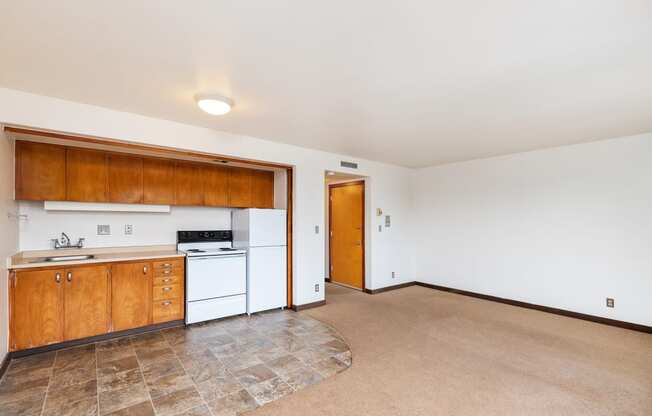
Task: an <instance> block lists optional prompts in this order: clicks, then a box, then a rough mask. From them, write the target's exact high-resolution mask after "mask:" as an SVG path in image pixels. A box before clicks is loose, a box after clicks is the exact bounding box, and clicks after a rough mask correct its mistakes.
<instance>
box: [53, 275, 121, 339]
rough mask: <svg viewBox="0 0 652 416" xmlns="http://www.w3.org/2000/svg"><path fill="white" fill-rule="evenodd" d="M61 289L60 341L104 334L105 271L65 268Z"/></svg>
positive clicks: (106, 313) (107, 293)
mask: <svg viewBox="0 0 652 416" xmlns="http://www.w3.org/2000/svg"><path fill="white" fill-rule="evenodd" d="M64 287H65V290H64V311H65V315H64V338H65V339H66V340H72V339H78V338H85V337H91V336H94V335H99V334H104V333H106V332H108V330H109V318H110V317H109V297H110V291H109V268H108V267H107V266H87V267H75V268H72V269H67V270H66V273H65V283H64Z"/></svg>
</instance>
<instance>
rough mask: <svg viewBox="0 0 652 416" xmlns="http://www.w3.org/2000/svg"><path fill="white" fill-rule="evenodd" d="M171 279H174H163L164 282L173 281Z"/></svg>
mask: <svg viewBox="0 0 652 416" xmlns="http://www.w3.org/2000/svg"><path fill="white" fill-rule="evenodd" d="M171 280H172V279H163V282H169V281H171Z"/></svg>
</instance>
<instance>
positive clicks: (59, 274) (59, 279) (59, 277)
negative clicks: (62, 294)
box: [54, 273, 61, 283]
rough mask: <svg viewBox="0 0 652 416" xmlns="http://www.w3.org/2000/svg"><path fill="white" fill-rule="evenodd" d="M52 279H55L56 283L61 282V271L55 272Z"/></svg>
mask: <svg viewBox="0 0 652 416" xmlns="http://www.w3.org/2000/svg"><path fill="white" fill-rule="evenodd" d="M54 280H55V281H56V282H57V283H61V273H57V274H55V275H54Z"/></svg>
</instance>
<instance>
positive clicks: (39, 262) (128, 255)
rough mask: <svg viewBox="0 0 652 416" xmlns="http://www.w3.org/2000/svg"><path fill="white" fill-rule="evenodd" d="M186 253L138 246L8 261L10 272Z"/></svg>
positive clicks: (42, 253) (23, 255) (26, 254)
mask: <svg viewBox="0 0 652 416" xmlns="http://www.w3.org/2000/svg"><path fill="white" fill-rule="evenodd" d="M87 255H92V256H93V257H92V258H90V259H82V260H79V259H78V260H64V261H47V260H46V258H47V257H54V256H56V257H64V256H87ZM185 256H186V255H185V253H183V252H181V251H177V248H176V246H175V245H156V246H136V247H107V248H82V249H59V250H38V251H23V252H20V253H17V254H15V255H14V256H11V257H10V258H9V259H8V261H7V268H8V269H10V270H18V269H31V268H35V267H63V266H79V265H84V264H94V263H110V262H121V261H132V260H134V261H135V260H154V259H167V258H173V257H179V258H183V257H185Z"/></svg>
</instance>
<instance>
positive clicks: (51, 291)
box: [10, 269, 65, 351]
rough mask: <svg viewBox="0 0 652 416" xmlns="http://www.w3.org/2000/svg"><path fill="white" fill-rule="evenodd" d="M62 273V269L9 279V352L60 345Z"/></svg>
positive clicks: (36, 272)
mask: <svg viewBox="0 0 652 416" xmlns="http://www.w3.org/2000/svg"><path fill="white" fill-rule="evenodd" d="M64 273H65V270H64V269H47V270H34V271H30V270H27V271H19V272H16V273H15V275H14V276H12V278H11V287H10V298H11V313H10V319H11V322H10V329H11V340H10V347H11V348H10V349H11V350H12V351H16V350H23V349H27V348H34V347H40V346H42V345H49V344H56V343H58V342H62V341H63V287H64V283H63V281H64Z"/></svg>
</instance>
